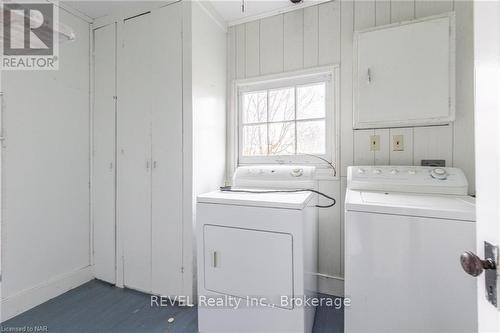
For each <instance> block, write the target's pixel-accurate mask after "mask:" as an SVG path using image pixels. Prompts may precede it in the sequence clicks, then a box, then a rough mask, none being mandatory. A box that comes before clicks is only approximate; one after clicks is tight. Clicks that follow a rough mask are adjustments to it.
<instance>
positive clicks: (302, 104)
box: [240, 82, 326, 156]
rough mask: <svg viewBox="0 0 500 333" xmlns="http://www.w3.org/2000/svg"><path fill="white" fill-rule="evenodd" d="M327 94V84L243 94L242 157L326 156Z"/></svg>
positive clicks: (321, 83)
mask: <svg viewBox="0 0 500 333" xmlns="http://www.w3.org/2000/svg"><path fill="white" fill-rule="evenodd" d="M325 95H326V84H325V82H320V83H314V84H309V85H297V86H291V87H281V88H278V89H268V90H261V91H252V92H245V93H243V94H242V95H241V98H242V100H241V103H240V105H241V107H242V110H241V117H242V126H241V128H242V131H243V133H242V140H243V142H242V155H243V156H280V155H281V156H286V155H297V154H317V155H323V154H325V152H326V96H325Z"/></svg>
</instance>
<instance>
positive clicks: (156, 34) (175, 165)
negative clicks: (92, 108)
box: [151, 3, 182, 296]
mask: <svg viewBox="0 0 500 333" xmlns="http://www.w3.org/2000/svg"><path fill="white" fill-rule="evenodd" d="M151 15H152V24H153V27H152V38H153V40H155V43H153V44H152V46H153V52H152V61H151V62H152V64H153V65H154V68H155V70H154V72H153V75H152V120H153V121H152V126H153V127H152V138H153V140H152V143H153V145H152V151H153V155H152V156H153V175H152V180H153V181H152V244H153V246H152V283H153V286H152V287H153V293H155V294H161V295H169V296H174V295H181V294H182V272H181V266H182V195H181V194H182V35H181V34H182V20H181V18H182V4H181V3H176V4H173V5H169V6H166V7H163V8H160V9H158V10H157V11H154V12H153V13H152V14H151Z"/></svg>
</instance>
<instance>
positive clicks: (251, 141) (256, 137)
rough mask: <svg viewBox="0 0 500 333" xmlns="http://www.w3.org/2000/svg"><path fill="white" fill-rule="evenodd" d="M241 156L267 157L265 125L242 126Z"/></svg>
mask: <svg viewBox="0 0 500 333" xmlns="http://www.w3.org/2000/svg"><path fill="white" fill-rule="evenodd" d="M242 153H243V156H262V155H267V132H266V125H248V126H243V152H242Z"/></svg>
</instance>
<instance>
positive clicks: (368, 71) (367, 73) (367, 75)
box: [366, 68, 372, 84]
mask: <svg viewBox="0 0 500 333" xmlns="http://www.w3.org/2000/svg"><path fill="white" fill-rule="evenodd" d="M366 81H367V82H368V84H370V83H372V70H371V69H370V68H368V70H367V71H366Z"/></svg>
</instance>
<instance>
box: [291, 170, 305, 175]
mask: <svg viewBox="0 0 500 333" xmlns="http://www.w3.org/2000/svg"><path fill="white" fill-rule="evenodd" d="M290 174H291V175H292V176H293V177H300V176H302V175H303V174H304V169H292V172H291V173H290Z"/></svg>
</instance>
